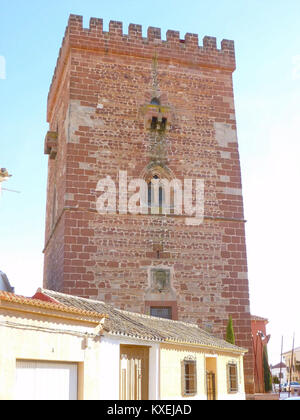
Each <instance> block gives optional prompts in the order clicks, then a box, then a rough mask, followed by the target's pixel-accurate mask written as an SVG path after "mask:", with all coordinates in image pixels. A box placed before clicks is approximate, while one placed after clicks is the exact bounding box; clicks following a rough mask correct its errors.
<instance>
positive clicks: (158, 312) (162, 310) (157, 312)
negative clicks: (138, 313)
mask: <svg viewBox="0 0 300 420" xmlns="http://www.w3.org/2000/svg"><path fill="white" fill-rule="evenodd" d="M150 315H151V316H156V317H158V318H165V319H172V308H171V307H169V306H166V307H155V306H152V307H151V308H150Z"/></svg>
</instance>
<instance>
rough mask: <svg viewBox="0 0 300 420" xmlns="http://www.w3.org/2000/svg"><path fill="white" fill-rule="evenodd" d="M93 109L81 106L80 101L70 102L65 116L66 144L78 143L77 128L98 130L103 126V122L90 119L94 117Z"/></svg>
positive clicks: (97, 119)
mask: <svg viewBox="0 0 300 420" xmlns="http://www.w3.org/2000/svg"><path fill="white" fill-rule="evenodd" d="M95 111H96V110H95V108H94V107H90V106H82V105H81V104H80V101H76V100H72V101H70V105H69V108H68V111H67V115H66V121H65V130H66V138H67V142H68V143H79V136H78V135H77V134H75V133H76V131H78V128H79V127H89V128H94V129H96V128H99V127H102V126H103V125H104V122H103V120H101V119H99V118H92V117H94V116H95V115H96V113H95Z"/></svg>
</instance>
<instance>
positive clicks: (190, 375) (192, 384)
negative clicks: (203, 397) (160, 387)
mask: <svg viewBox="0 0 300 420" xmlns="http://www.w3.org/2000/svg"><path fill="white" fill-rule="evenodd" d="M196 392H197V378H196V362H195V361H190V360H189V361H187V360H185V361H184V395H195V394H196Z"/></svg>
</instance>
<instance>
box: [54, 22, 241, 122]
mask: <svg viewBox="0 0 300 420" xmlns="http://www.w3.org/2000/svg"><path fill="white" fill-rule="evenodd" d="M72 48H74V49H82V50H90V51H95V52H101V51H103V53H105V54H106V55H107V54H112V55H128V56H131V57H142V58H143V59H145V58H149V59H152V58H153V56H154V55H155V54H156V56H157V57H158V58H159V60H160V61H165V62H172V63H180V64H181V65H187V66H188V65H192V66H193V67H195V66H199V68H201V67H203V68H213V69H221V70H226V71H229V72H231V73H232V72H233V71H234V70H235V68H236V63H235V50H234V41H230V40H226V39H223V40H222V42H221V49H217V40H216V38H215V37H210V36H205V37H204V38H203V45H202V46H199V42H198V35H197V34H192V33H187V34H186V35H185V37H184V39H181V38H180V33H179V31H173V30H168V31H167V33H166V40H162V39H161V30H160V28H153V27H149V28H148V30H147V37H146V38H145V37H143V36H142V26H141V25H137V24H130V25H129V27H128V35H126V34H124V33H123V24H122V22H117V21H110V22H109V31H108V32H106V31H103V19H98V18H91V19H90V24H89V28H83V17H82V16H79V15H70V17H69V22H68V26H67V28H66V31H65V36H64V39H63V42H62V46H61V49H60V52H59V57H58V60H57V65H56V68H55V71H54V75H53V79H52V83H51V86H50V90H49V95H48V117H47V120H48V121H50V115H51V113H52V108H53V104H54V102H55V98H56V95H57V89H58V87H59V82H60V80H61V77H62V74H63V71H64V68H65V65H66V63H67V59H68V56H69V53H70V50H71V49H72Z"/></svg>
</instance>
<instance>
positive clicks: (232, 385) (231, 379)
mask: <svg viewBox="0 0 300 420" xmlns="http://www.w3.org/2000/svg"><path fill="white" fill-rule="evenodd" d="M227 375H228V392H238V375H237V365H236V364H235V363H228V365H227Z"/></svg>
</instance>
